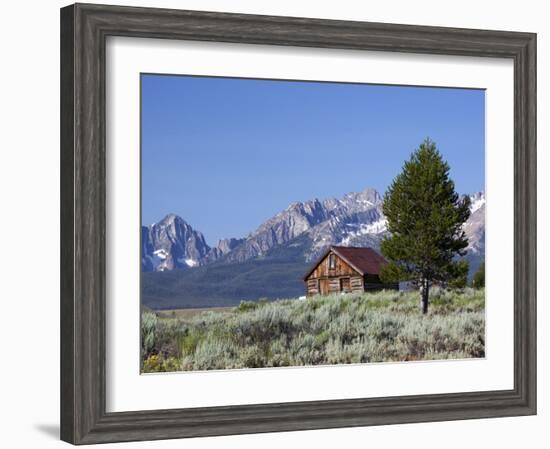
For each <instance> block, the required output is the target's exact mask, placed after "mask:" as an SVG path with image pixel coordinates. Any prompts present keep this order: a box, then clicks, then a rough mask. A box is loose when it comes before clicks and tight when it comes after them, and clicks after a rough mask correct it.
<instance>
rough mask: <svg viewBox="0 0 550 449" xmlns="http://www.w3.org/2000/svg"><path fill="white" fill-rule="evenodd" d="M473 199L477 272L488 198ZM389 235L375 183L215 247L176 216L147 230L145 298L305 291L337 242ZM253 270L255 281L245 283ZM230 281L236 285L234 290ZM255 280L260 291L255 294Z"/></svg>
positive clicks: (375, 243) (161, 303) (214, 300)
mask: <svg viewBox="0 0 550 449" xmlns="http://www.w3.org/2000/svg"><path fill="white" fill-rule="evenodd" d="M470 201H471V215H470V218H469V219H468V221H467V222H466V223H465V224H464V231H465V232H466V235H467V236H468V241H469V246H468V249H467V251H468V254H467V256H466V257H467V259H468V261H469V262H470V272H471V273H473V272H474V271H475V270H476V269H477V267H478V266H479V263H480V262H481V261H482V260H483V259H484V256H485V195H484V193H483V192H478V193H475V194H472V195H470ZM386 234H387V224H386V219H385V217H384V214H383V212H382V197H381V196H380V194H379V193H378V192H377V191H376V190H374V189H371V188H369V189H366V190H364V191H362V192H352V193H348V194H346V195H345V196H344V197H342V198H338V199H337V198H328V199H324V200H319V199H313V200H309V201H305V202H296V203H292V204H290V205H289V206H288V207H287V208H286V209H285V210H283V211H281V212H279V213H277V214H276V215H274V216H273V217H272V218H270V219H269V220H267V221H265V222H264V223H262V224H261V225H260V226H259V227H258V228H257V229H256V230H254V231H253V232H251V233H250V234H249V235H247V236H245V237H241V238H228V239H224V240H220V241H219V242H218V243H217V244H216V245H215V246H213V247H210V246H209V245H208V244H207V243H206V239H205V237H204V235H203V234H202V233H201V232H200V231H198V230H196V229H193V228H192V227H191V226H190V225H189V224H188V223H187V222H186V221H185V220H184V219H183V218H181V217H179V216H177V215H175V214H169V215H167V216H166V217H164V218H163V219H162V220H161V221H159V222H157V223H154V224H152V225H150V226H143V227H142V261H141V262H142V263H141V266H142V271H143V272H144V276H143V280H144V282H143V284H142V286H143V291H142V300H143V301H144V302H145V303H147V304H148V305H149V306H150V307H154V308H171V307H180V306H184V307H190V306H193V307H196V306H202V305H228V302H229V303H231V304H233V303H235V302H236V303H238V301H239V300H240V299H257V298H259V297H261V296H264V297H267V298H269V299H273V298H274V297H284V296H276V295H301V294H303V293H302V289H303V285H302V282H301V275H302V274H303V272H305V270H306V269H307V267H308V266H309V265H310V264H311V263H312V262H313V261H314V260H315V259H316V258H317V257H318V256H319V255H320V254H321V253H322V252H323V251H325V250H326V248H328V247H329V246H330V245H340V246H369V247H372V248H375V249H379V247H380V242H381V241H382V239H383V237H384V236H385V235H386ZM247 270H248V271H247ZM168 272H171V273H172V274H168ZM161 273H162V274H161ZM201 273H202V274H201ZM222 273H223V274H222ZM247 273H249V275H250V278H249V279H247V280H246V281H245V280H244V279H243V276H246V275H247ZM218 274H219V275H220V284H219V289H216V287H215V285H214V284H215V282H214V284H213V281H212V279H213V278H215V277H216V275H218ZM207 276H208V284H209V287H208V288H213V289H214V290H215V292H214V293H212V294H210V295H206V297H204V298H202V296H204V288H205V287H204V280H205V278H206V277H207ZM235 276H237V277H239V278H240V280H239V281H237V280H235ZM258 276H259V277H260V278H261V279H264V284H265V287H264V286H262V285H264V284H259V282H257V278H258ZM272 276H275V277H274V278H271V277H272ZM272 282H279V283H281V282H282V283H283V284H285V286H289V287H288V288H286V287H285V286H278V287H277V288H275V287H274V286H273V284H272V286H271V287H270V288H268V287H267V284H269V283H272ZM201 283H203V285H202V287H201ZM231 283H234V285H233V290H231V288H229V285H230V284H231ZM251 284H252V285H257V287H258V288H256V289H254V288H252V290H251V291H249V292H248V291H247V288H248V286H250V285H251ZM218 290H219V291H218ZM194 291H196V295H195V294H193V292H194ZM274 291H277V293H276V295H275V293H273V292H274ZM191 297H192V298H193V299H192V301H191V302H192V305H189V298H191ZM228 297H230V298H229V299H228ZM201 298H202V299H201ZM227 299H228V300H227Z"/></svg>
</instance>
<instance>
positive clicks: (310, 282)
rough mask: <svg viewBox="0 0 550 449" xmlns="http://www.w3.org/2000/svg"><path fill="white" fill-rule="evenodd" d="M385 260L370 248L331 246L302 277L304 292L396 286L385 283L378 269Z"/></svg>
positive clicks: (355, 290) (330, 291) (342, 291)
mask: <svg viewBox="0 0 550 449" xmlns="http://www.w3.org/2000/svg"><path fill="white" fill-rule="evenodd" d="M385 263H386V260H385V259H384V258H383V257H382V256H381V255H380V254H378V253H377V252H376V251H375V250H373V249H372V248H357V247H351V246H331V247H330V248H328V249H327V250H326V251H325V252H324V253H323V255H322V256H321V257H320V258H319V259H318V260H317V262H316V263H315V264H314V265H313V266H312V267H311V269H310V270H309V271H308V272H307V274H306V275H305V276H304V282H305V284H306V295H307V296H313V295H328V294H333V293H351V292H365V291H377V290H382V289H399V284H397V283H395V284H384V283H383V282H382V281H381V280H380V270H381V268H382V266H383V265H384V264H385Z"/></svg>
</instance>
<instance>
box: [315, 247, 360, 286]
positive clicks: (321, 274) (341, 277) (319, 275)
mask: <svg viewBox="0 0 550 449" xmlns="http://www.w3.org/2000/svg"><path fill="white" fill-rule="evenodd" d="M330 254H334V253H329V254H327V256H326V257H325V258H324V259H323V260H322V261H321V263H319V265H317V267H316V268H315V270H314V271H313V272H312V273H311V274H310V275H309V277H308V278H307V281H306V286H307V295H308V296H312V295H328V294H331V293H337V292H341V291H343V292H351V291H356V290H354V289H353V285H352V279H356V278H359V282H360V285H359V287H358V288H363V277H362V276H361V275H360V274H359V273H357V272H356V271H355V270H354V269H353V268H352V267H351V266H350V265H349V264H348V263H347V262H345V261H344V260H342V259H341V258H340V256H338V254H334V257H335V262H336V263H335V268H334V269H331V268H330V263H329V261H330ZM356 284H357V282H356Z"/></svg>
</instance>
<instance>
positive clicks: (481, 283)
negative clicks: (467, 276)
mask: <svg viewBox="0 0 550 449" xmlns="http://www.w3.org/2000/svg"><path fill="white" fill-rule="evenodd" d="M472 287H474V288H483V287H485V262H482V263H481V265H480V266H479V268H478V269H477V271H476V272H475V274H474V278H473V279H472Z"/></svg>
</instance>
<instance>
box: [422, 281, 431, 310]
mask: <svg viewBox="0 0 550 449" xmlns="http://www.w3.org/2000/svg"><path fill="white" fill-rule="evenodd" d="M429 295H430V283H429V281H428V280H427V279H422V290H421V300H420V308H421V310H422V313H423V314H424V315H425V314H427V313H428V297H429Z"/></svg>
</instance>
